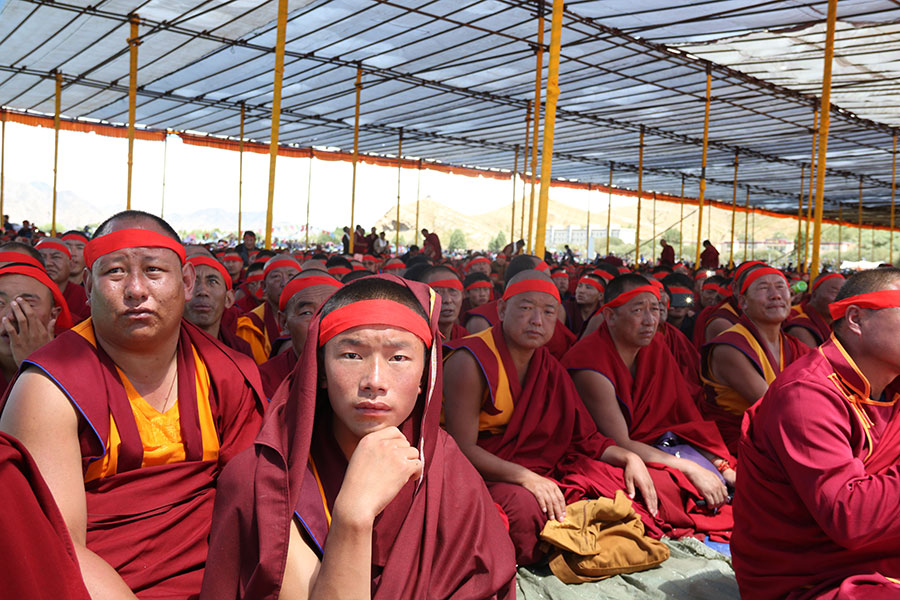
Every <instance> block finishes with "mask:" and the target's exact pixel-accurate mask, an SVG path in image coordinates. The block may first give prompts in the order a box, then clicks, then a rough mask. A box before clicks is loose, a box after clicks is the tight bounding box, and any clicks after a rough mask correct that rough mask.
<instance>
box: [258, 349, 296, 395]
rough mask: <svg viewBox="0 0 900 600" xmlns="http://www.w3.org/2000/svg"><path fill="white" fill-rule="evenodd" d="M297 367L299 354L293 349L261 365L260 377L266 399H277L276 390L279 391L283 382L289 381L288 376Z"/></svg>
mask: <svg viewBox="0 0 900 600" xmlns="http://www.w3.org/2000/svg"><path fill="white" fill-rule="evenodd" d="M295 366H297V353H296V352H295V351H294V348H293V347H291V348H289V349H287V350H285V351H284V352H280V353H279V354H276V355H275V356H273V357H272V358H270V359H269V360H267V361H266V362H264V363H263V364H261V365H259V376H260V378H261V379H262V386H263V391H264V392H265V393H266V398H274V397H275V390H277V389H278V386H279V385H281V382H282V381H284V380H285V379H287V376H288V375H290V374H291V371H293V370H294V367H295Z"/></svg>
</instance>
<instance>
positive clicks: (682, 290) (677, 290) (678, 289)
mask: <svg viewBox="0 0 900 600" xmlns="http://www.w3.org/2000/svg"><path fill="white" fill-rule="evenodd" d="M713 285H715V284H713ZM669 291H670V292H672V293H673V294H693V293H694V292H693V291H692V290H689V289H687V288H686V287H681V286H680V285H673V286H671V287H670V288H669Z"/></svg>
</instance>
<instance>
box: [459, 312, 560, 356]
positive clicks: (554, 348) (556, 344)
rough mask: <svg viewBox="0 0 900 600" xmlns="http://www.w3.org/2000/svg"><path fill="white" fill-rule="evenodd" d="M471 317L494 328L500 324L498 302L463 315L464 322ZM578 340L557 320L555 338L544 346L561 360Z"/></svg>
mask: <svg viewBox="0 0 900 600" xmlns="http://www.w3.org/2000/svg"><path fill="white" fill-rule="evenodd" d="M470 317H481V318H483V319H484V320H485V321H487V322H488V323H490V324H491V327H493V326H494V325H496V324H497V323H499V322H500V314H499V313H498V312H497V300H492V301H491V302H488V303H487V304H482V305H481V306H479V307H477V308H473V309H472V310H470V311H469V312H467V313H466V314H465V315H463V321H464V322H466V323H468V321H469V318H470ZM577 340H578V338H577V337H575V334H574V333H572V332H571V331H569V328H568V327H566V326H565V325H564V324H563V323H562V322H561V321H560V320H559V319H557V320H556V325H555V327H554V329H553V337H551V338H550V341H549V342H547V343H546V344H544V347H546V348H547V350H549V351H550V354H551V355H552V356H553V357H554V358H556V359H557V360H560V359H562V357H563V356H565V354H566V352H567V351H568V350H569V348H570V347H571V346H572V344H574V343H575V342H576V341H577Z"/></svg>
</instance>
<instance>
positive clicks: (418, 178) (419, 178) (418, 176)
mask: <svg viewBox="0 0 900 600" xmlns="http://www.w3.org/2000/svg"><path fill="white" fill-rule="evenodd" d="M421 190H422V159H421V158H420V159H419V169H418V171H417V172H416V246H418V245H419V192H420V191H421ZM397 251H398V252H399V251H400V249H399V248H397Z"/></svg>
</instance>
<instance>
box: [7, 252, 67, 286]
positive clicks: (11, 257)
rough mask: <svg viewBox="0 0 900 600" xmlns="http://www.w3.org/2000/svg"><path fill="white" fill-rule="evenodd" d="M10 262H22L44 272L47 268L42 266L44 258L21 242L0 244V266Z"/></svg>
mask: <svg viewBox="0 0 900 600" xmlns="http://www.w3.org/2000/svg"><path fill="white" fill-rule="evenodd" d="M11 262H23V263H27V264H29V265H33V266H35V267H38V268H40V269H43V270H44V272H46V271H47V267H46V265H44V257H43V256H41V253H40V252H38V251H37V250H35V249H34V247H33V246H31V245H30V244H23V243H21V242H6V243H5V244H0V264H7V263H11ZM57 287H59V286H57Z"/></svg>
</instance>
